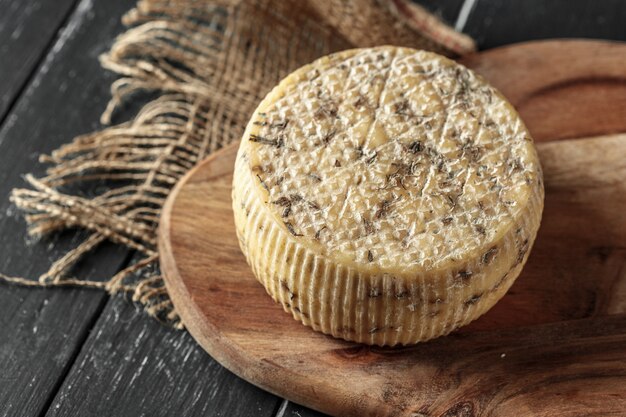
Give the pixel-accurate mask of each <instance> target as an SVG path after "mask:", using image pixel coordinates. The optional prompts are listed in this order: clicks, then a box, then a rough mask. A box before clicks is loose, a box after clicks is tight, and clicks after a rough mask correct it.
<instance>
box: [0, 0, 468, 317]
mask: <svg viewBox="0 0 626 417" xmlns="http://www.w3.org/2000/svg"><path fill="white" fill-rule="evenodd" d="M124 23H125V24H126V25H128V26H129V27H130V29H128V31H127V32H125V33H124V34H122V35H121V36H120V37H118V39H117V40H116V42H115V44H114V45H113V47H112V48H111V50H110V51H109V52H108V53H107V54H105V55H103V56H102V57H101V63H102V65H103V67H105V68H107V69H109V70H111V71H114V72H116V73H118V74H120V75H121V78H120V79H118V80H117V81H115V82H114V83H113V85H112V88H111V92H112V98H111V101H110V103H109V105H108V106H107V108H106V110H105V111H104V114H103V115H102V122H103V123H104V124H108V123H110V121H111V118H112V115H113V114H114V112H115V111H116V110H117V109H118V108H120V106H123V103H124V101H125V100H126V99H128V97H130V96H132V95H133V94H135V93H137V92H142V91H152V92H156V93H157V98H155V99H154V100H152V101H150V102H149V103H148V104H146V105H145V106H144V107H143V108H142V109H141V111H140V112H139V113H138V114H137V115H136V116H135V118H134V119H133V120H132V121H129V122H126V123H122V124H120V125H117V126H113V127H110V128H107V129H104V130H102V131H99V132H95V133H92V134H87V135H83V136H79V137H77V138H76V139H74V140H73V141H72V142H71V143H69V144H66V145H64V146H62V147H61V148H59V149H57V150H56V151H54V152H52V154H50V155H45V156H42V157H41V158H40V159H41V161H42V162H45V163H47V164H49V167H48V169H47V171H46V175H45V176H44V177H42V178H35V177H33V176H31V175H28V176H27V177H26V180H27V182H28V184H29V188H22V189H16V190H14V191H13V193H12V197H11V198H12V200H13V202H14V203H15V204H16V205H17V207H19V208H20V209H21V210H23V211H24V212H25V213H26V220H27V222H28V224H29V232H30V233H31V234H32V235H38V236H39V235H45V234H50V233H54V232H58V231H61V230H65V229H69V228H80V229H84V230H87V231H89V233H90V234H89V236H88V237H87V238H85V239H84V241H82V243H80V244H79V245H78V246H77V247H76V248H74V249H73V250H71V251H69V252H68V253H67V254H65V255H64V256H63V257H61V258H60V259H58V260H57V261H56V262H54V263H53V265H52V266H51V267H50V269H49V270H48V271H47V272H46V273H44V274H43V275H42V276H41V277H39V280H37V281H34V280H27V279H23V278H19V277H8V276H4V275H1V276H0V278H2V279H3V280H4V281H7V282H12V283H16V284H21V285H29V286H44V287H49V286H63V285H75V286H84V287H91V288H101V289H105V290H106V291H108V292H109V293H111V294H114V293H120V292H122V293H126V294H130V295H131V296H132V299H133V300H134V301H136V302H138V303H140V304H142V305H143V306H144V307H145V310H146V311H147V312H148V313H149V314H150V315H152V316H154V317H157V318H159V319H162V320H163V321H165V322H167V323H169V324H171V325H173V326H174V327H178V328H181V327H182V323H181V322H180V319H179V317H178V315H177V314H176V311H175V309H174V307H173V305H172V303H171V301H170V299H169V297H168V295H167V291H166V288H165V286H164V282H163V279H162V277H161V275H160V273H159V268H158V253H157V247H156V246H157V243H156V242H157V237H156V231H157V226H158V221H159V215H160V212H161V208H162V206H163V204H164V203H165V200H166V198H167V196H168V194H169V192H170V190H171V189H172V187H173V186H174V185H175V184H176V183H177V181H178V180H179V179H180V178H181V177H182V176H183V175H184V174H185V173H186V172H188V171H189V170H190V169H192V168H193V167H194V166H195V165H196V164H197V163H198V162H200V161H201V160H202V159H204V158H205V157H206V156H207V155H209V154H210V153H212V152H214V151H215V150H217V149H219V148H221V147H223V146H224V145H226V144H229V143H231V142H233V141H236V140H239V139H240V137H241V135H242V134H243V130H244V128H245V126H246V123H247V121H248V119H249V117H250V115H251V113H252V112H253V110H254V108H255V107H256V106H257V104H258V102H259V101H260V100H261V99H262V98H263V96H264V95H265V94H266V93H267V92H268V91H269V90H270V89H271V88H272V87H273V86H274V85H276V84H277V83H278V82H279V81H280V79H281V78H283V77H284V76H285V75H286V74H288V73H289V72H291V71H293V70H295V69H296V68H298V67H300V66H302V65H304V64H306V63H309V62H311V61H313V60H314V59H316V58H318V57H320V56H322V55H326V54H329V53H331V52H335V51H339V50H342V49H347V48H352V47H357V46H370V45H377V44H382V43H395V44H400V45H407V46H413V47H416V48H424V49H432V50H436V51H438V52H440V53H445V54H448V55H458V54H463V53H466V52H470V51H471V50H473V43H472V41H471V40H470V39H469V38H467V37H465V36H464V35H460V34H457V33H455V32H453V31H452V30H451V29H449V28H448V27H446V26H445V25H443V24H442V23H440V22H438V21H437V20H436V19H434V18H433V17H432V16H430V15H428V14H427V13H426V12H424V11H423V10H422V9H421V8H419V7H416V6H414V5H411V4H410V2H407V1H404V0H352V1H329V2H317V1H315V0H311V1H310V2H306V1H299V0H285V1H280V2H279V1H271V0H248V1H226V0H205V1H199V0H195V1H194V0H143V1H140V2H139V3H138V5H137V7H136V8H135V9H132V10H131V11H130V12H128V13H127V14H126V16H125V17H124ZM103 182H104V183H105V184H106V188H105V189H104V191H100V192H99V193H98V194H96V195H95V196H93V194H94V193H95V192H96V190H98V189H101V188H102V187H101V186H100V185H101V184H102V183H103ZM76 187H78V189H79V190H83V191H84V190H89V191H90V192H89V193H84V192H83V193H82V194H81V193H80V192H75V193H70V192H67V191H61V190H66V189H76ZM83 194H89V195H91V196H90V197H85V196H83ZM207 215H210V213H208V214H207ZM105 241H112V242H114V243H117V244H120V245H124V246H125V247H127V248H129V249H131V250H133V251H134V252H135V256H134V259H138V261H136V262H134V263H132V264H131V265H130V266H128V267H126V268H124V269H123V270H121V271H119V272H118V273H117V274H115V275H114V276H113V277H98V278H99V279H94V280H79V279H76V278H74V277H72V275H71V272H72V268H73V267H74V265H76V263H77V262H78V261H80V260H81V259H82V258H83V257H84V256H87V255H88V254H89V253H91V252H92V251H93V250H94V249H95V248H97V247H98V246H99V245H100V244H102V243H103V242H105Z"/></svg>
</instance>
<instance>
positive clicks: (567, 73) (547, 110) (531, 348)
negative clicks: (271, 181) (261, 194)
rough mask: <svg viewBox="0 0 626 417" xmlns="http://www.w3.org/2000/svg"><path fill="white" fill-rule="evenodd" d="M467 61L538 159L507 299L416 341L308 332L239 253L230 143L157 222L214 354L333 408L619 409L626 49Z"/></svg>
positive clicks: (188, 316)
mask: <svg viewBox="0 0 626 417" xmlns="http://www.w3.org/2000/svg"><path fill="white" fill-rule="evenodd" d="M463 63H465V64H466V65H467V66H469V67H471V68H474V69H475V70H476V71H477V72H479V73H481V74H482V75H483V76H484V77H485V78H487V79H488V80H490V81H491V82H492V83H493V84H494V85H495V86H496V87H498V88H499V89H500V90H501V91H502V92H503V93H504V94H505V95H506V96H507V97H509V99H510V100H511V101H512V102H513V104H514V105H516V106H517V108H518V109H519V110H520V113H521V114H522V117H523V118H524V119H525V120H526V121H527V124H528V126H529V128H530V130H531V132H533V135H534V136H535V138H536V140H537V142H538V149H539V153H540V158H541V161H542V165H543V168H544V174H545V184H546V207H545V211H544V217H543V222H542V227H541V230H540V232H539V236H538V239H537V242H536V244H535V248H534V250H533V253H532V256H531V257H530V260H529V262H528V264H527V266H526V267H525V269H524V271H523V273H522V275H521V276H520V278H519V279H518V280H517V282H516V283H515V285H514V286H513V287H512V288H511V290H510V291H509V293H508V294H507V295H506V296H505V297H504V298H503V299H502V300H501V301H500V302H499V303H498V304H497V305H496V306H495V307H494V308H493V309H492V310H491V311H489V312H488V313H487V314H486V315H485V316H483V317H482V318H480V319H479V320H477V321H476V322H474V323H472V324H471V325H470V326H468V327H465V328H463V329H461V330H459V331H458V332H456V333H454V334H451V335H449V336H446V337H443V338H439V339H436V340H434V341H431V342H428V343H422V344H418V345H416V346H412V347H404V348H395V349H384V348H376V347H368V346H363V345H358V344H353V343H348V342H345V341H342V340H337V339H333V338H331V337H328V336H324V335H322V334H319V333H316V332H314V331H312V330H311V329H309V328H308V327H305V326H303V325H301V324H300V323H299V322H296V321H295V320H294V319H293V318H292V317H291V316H290V315H287V314H286V313H285V312H283V310H282V308H281V307H279V306H278V305H277V304H275V303H274V302H273V301H272V300H271V298H270V297H269V296H268V295H267V294H266V293H265V290H264V289H263V287H262V286H261V285H260V284H259V283H258V282H257V281H256V280H255V278H254V276H253V275H252V273H251V271H250V269H249V268H248V266H247V264H246V262H245V259H244V257H243V255H242V254H241V252H240V250H239V246H238V243H237V238H236V236H235V232H234V222H233V216H232V211H231V200H230V193H231V181H232V168H233V162H234V159H235V154H236V146H237V145H236V144H233V145H231V146H229V147H227V148H225V149H223V150H221V151H219V152H217V153H215V154H214V155H212V156H211V157H210V158H208V159H207V160H206V161H204V162H203V163H202V164H200V165H199V166H198V167H196V168H195V169H194V170H192V171H191V172H190V173H189V174H188V175H186V176H185V177H184V178H183V179H182V180H181V181H180V183H179V184H178V185H177V186H176V188H175V189H174V191H173V192H172V193H171V195H170V197H169V199H168V201H167V204H166V206H165V208H164V211H163V214H162V219H161V224H160V229H159V252H160V255H161V267H162V270H163V274H164V275H165V278H166V284H167V287H168V290H169V293H170V295H171V297H172V300H173V302H174V305H175V306H176V308H177V310H178V312H179V313H180V315H181V317H182V319H183V322H184V323H185V325H186V326H187V328H188V329H189V331H190V332H191V334H192V335H193V336H194V338H195V339H196V340H197V341H198V343H199V344H200V345H201V346H202V347H203V348H204V349H206V351H207V352H208V353H209V354H211V356H213V357H214V358H215V359H217V360H218V361H219V362H220V363H222V364H223V365H224V366H225V367H227V368H228V369H230V370H231V371H233V372H234V373H236V374H237V375H239V376H241V377H242V378H244V379H246V380H248V381H250V382H252V383H253V384H255V385H258V386H260V387H262V388H264V389H267V390H269V391H271V392H273V393H275V394H277V395H279V396H282V397H286V398H288V399H289V400H292V401H295V402H298V403H301V404H303V405H306V406H308V407H311V408H314V409H318V410H321V411H324V412H326V413H329V414H333V415H338V416H369V415H372V416H383V415H389V416H392V415H393V416H477V415H498V416H519V415H538V414H540V415H544V416H549V415H555V416H556V415H558V416H565V415H572V416H573V415H582V414H587V413H592V414H595V415H608V414H612V413H614V415H619V414H620V413H622V412H623V411H624V410H626V349H624V346H626V314H625V313H626V268H624V266H625V265H626V248H625V246H624V245H625V242H626V215H625V213H626V181H625V180H626V163H625V162H624V161H626V135H624V134H621V133H622V132H626V45H625V44H618V43H607V42H593V41H548V42H533V43H527V44H520V45H515V46H510V47H505V48H500V49H496V50H492V51H489V52H485V53H481V54H477V55H475V56H472V57H469V58H466V59H464V60H463ZM592 136H593V137H592ZM557 139H558V141H556V140H557Z"/></svg>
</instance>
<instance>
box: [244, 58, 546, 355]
mask: <svg viewBox="0 0 626 417" xmlns="http://www.w3.org/2000/svg"><path fill="white" fill-rule="evenodd" d="M542 208H543V185H542V174H541V167H540V165H539V160H538V158H537V154H536V151H535V149H534V146H533V141H532V139H531V137H530V135H529V133H528V130H527V129H526V127H525V126H524V123H523V122H522V120H521V119H520V117H519V116H518V114H517V113H516V112H515V110H514V109H513V107H512V106H511V105H510V104H509V103H508V102H507V101H506V99H505V98H504V97H503V96H502V95H501V94H500V93H499V92H498V91H497V90H495V89H494V88H493V87H491V86H490V85H489V84H487V83H486V82H485V81H484V80H483V79H481V78H480V77H479V76H477V75H476V74H474V73H473V72H472V71H470V70H468V69H467V68H465V67H463V66H462V65H459V64H457V63H455V62H453V61H451V60H449V59H447V58H444V57H442V56H439V55H437V54H434V53H430V52H425V51H417V50H413V49H408V48H399V47H390V46H385V47H376V48H367V49H355V50H349V51H345V52H341V53H337V54H333V55H330V56H327V57H323V58H320V59H318V60H317V61H315V62H313V63H312V64H310V65H307V66H305V67H302V68H300V69H298V70H297V71H295V72H294V73H292V74H290V75H289V76H288V77H286V78H285V79H284V80H283V81H282V82H281V83H280V84H279V85H278V86H277V87H275V88H274V90H272V91H271V92H270V93H269V94H268V95H267V97H266V98H265V99H264V100H263V101H262V102H261V104H260V105H259V107H258V108H257V110H256V111H255V113H254V115H253V116H252V119H251V121H250V123H249V125H248V126H247V129H246V131H245V133H244V136H243V138H242V141H241V145H240V149H239V153H238V156H237V161H236V166H235V173H234V182H233V209H234V214H235V223H236V228H237V234H238V236H239V241H240V245H241V249H242V251H243V252H244V254H245V255H246V258H247V260H248V263H249V264H250V266H251V267H252V270H253V272H254V274H255V276H256V277H257V279H258V280H259V281H260V282H261V283H262V284H263V285H264V286H265V288H266V290H267V292H268V293H269V294H270V295H271V296H272V297H273V298H274V300H276V301H277V302H279V303H280V304H282V306H283V307H284V309H285V310H286V311H288V312H291V313H292V314H293V316H294V317H295V318H296V319H298V320H300V321H302V322H303V323H304V324H306V325H309V326H311V327H312V328H313V329H315V330H319V331H322V332H324V333H327V334H331V335H333V336H335V337H340V338H344V339H346V340H351V341H357V342H362V343H367V344H377V345H396V344H410V343H415V342H418V341H423V340H427V339H431V338H433V337H437V336H440V335H443V334H446V333H449V332H450V331H452V330H454V329H456V328H458V327H459V326H462V325H465V324H467V323H469V322H470V321H471V320H473V319H475V318H477V317H478V316H480V315H481V314H483V313H484V312H485V311H487V310H488V309H489V308H490V307H491V306H492V305H493V304H494V303H495V302H496V301H497V300H498V299H500V298H501V297H502V296H503V295H504V293H505V292H506V290H507V289H508V288H509V287H510V285H511V284H512V283H513V281H514V280H515V278H516V277H517V276H518V275H519V273H520V270H521V268H522V266H523V264H524V262H525V261H526V258H527V256H528V252H529V249H530V247H531V246H532V244H533V241H534V239H535V236H536V233H537V229H538V227H539V222H540V219H541V211H542Z"/></svg>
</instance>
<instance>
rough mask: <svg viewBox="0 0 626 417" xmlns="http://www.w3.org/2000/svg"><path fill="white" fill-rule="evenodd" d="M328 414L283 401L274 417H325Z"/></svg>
mask: <svg viewBox="0 0 626 417" xmlns="http://www.w3.org/2000/svg"><path fill="white" fill-rule="evenodd" d="M325 416H328V414H324V413H322V412H319V411H315V410H311V409H310V408H308V407H305V406H303V405H300V404H296V403H292V402H291V401H285V403H284V404H283V405H282V406H281V408H279V409H278V413H276V417H325Z"/></svg>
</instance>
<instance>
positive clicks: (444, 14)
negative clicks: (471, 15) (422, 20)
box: [416, 0, 464, 26]
mask: <svg viewBox="0 0 626 417" xmlns="http://www.w3.org/2000/svg"><path fill="white" fill-rule="evenodd" d="M463 1H464V0H417V1H416V3H418V4H419V5H421V6H424V8H426V9H427V10H428V11H430V12H431V13H433V14H434V15H435V16H437V17H439V18H440V19H441V20H443V21H444V22H446V23H447V24H449V25H451V26H454V23H455V22H456V19H457V17H458V15H459V11H460V10H461V6H462V5H463Z"/></svg>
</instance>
